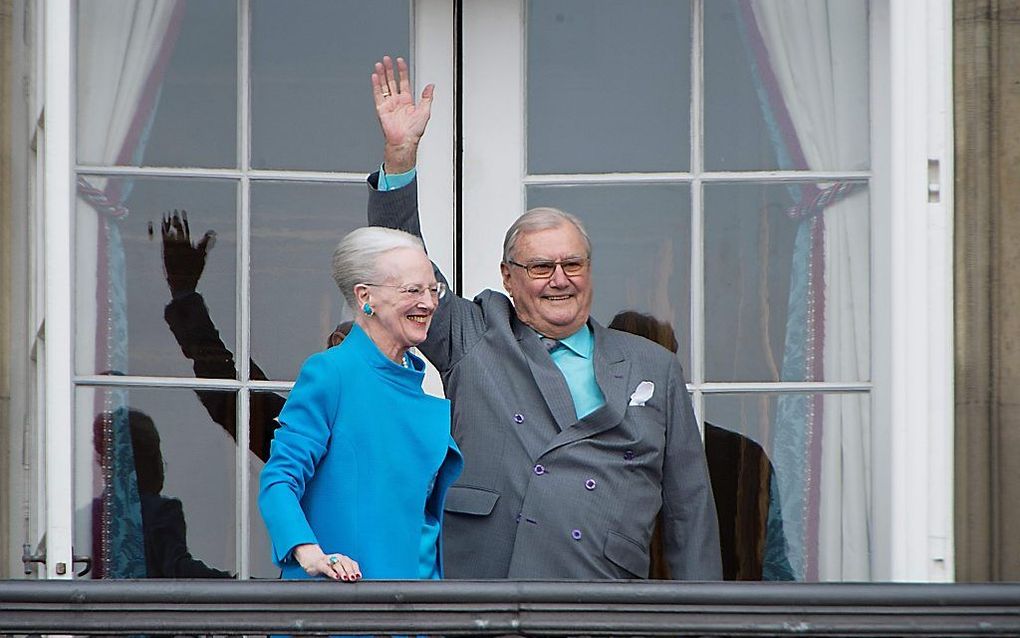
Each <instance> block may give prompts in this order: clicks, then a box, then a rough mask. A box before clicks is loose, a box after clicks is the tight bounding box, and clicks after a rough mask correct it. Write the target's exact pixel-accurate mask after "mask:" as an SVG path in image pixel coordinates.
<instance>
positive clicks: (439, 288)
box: [365, 281, 446, 300]
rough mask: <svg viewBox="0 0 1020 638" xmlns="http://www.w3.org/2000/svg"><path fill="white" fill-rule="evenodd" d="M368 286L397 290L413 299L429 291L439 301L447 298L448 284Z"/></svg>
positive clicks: (438, 282)
mask: <svg viewBox="0 0 1020 638" xmlns="http://www.w3.org/2000/svg"><path fill="white" fill-rule="evenodd" d="M365 285H366V286H379V287H381V288H396V289H397V292H399V293H400V294H402V295H407V296H408V297H411V298H412V299H417V298H418V297H421V296H422V294H424V293H425V291H428V293H429V296H431V297H432V298H433V299H436V300H439V299H442V298H443V297H444V296H446V284H444V283H443V282H441V281H437V282H436V283H434V284H428V285H426V284H400V285H396V284H370V283H365Z"/></svg>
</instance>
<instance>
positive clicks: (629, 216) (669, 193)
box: [527, 184, 691, 369]
mask: <svg viewBox="0 0 1020 638" xmlns="http://www.w3.org/2000/svg"><path fill="white" fill-rule="evenodd" d="M527 195H528V207H529V208H534V207H536V206H553V207H556V208H560V209H562V210H565V211H567V212H569V213H573V214H575V215H577V216H578V217H580V218H581V220H582V221H583V222H584V224H585V227H586V229H587V231H588V235H589V236H590V237H591V242H592V266H591V268H592V281H593V286H594V290H595V294H594V295H593V298H594V301H593V304H592V316H593V317H595V318H596V320H598V321H599V322H601V323H602V324H603V325H608V324H609V323H610V322H611V321H612V319H613V317H614V316H616V314H617V313H619V312H621V311H626V310H632V311H637V312H642V313H647V314H650V315H652V316H653V317H655V318H657V319H658V320H660V321H664V322H666V323H668V324H669V325H670V326H671V327H672V328H673V330H674V332H675V333H676V335H677V337H678V338H679V340H680V350H679V353H680V357H681V359H680V360H681V361H683V362H685V363H684V366H685V369H689V368H688V367H687V364H686V362H687V361H688V360H689V352H690V348H689V343H688V341H689V340H688V338H687V335H689V334H690V261H691V259H690V241H691V240H690V236H691V230H690V229H691V226H690V224H691V222H690V187H688V186H687V185H683V184H639V185H611V186H607V185H599V186H529V187H528V192H527Z"/></svg>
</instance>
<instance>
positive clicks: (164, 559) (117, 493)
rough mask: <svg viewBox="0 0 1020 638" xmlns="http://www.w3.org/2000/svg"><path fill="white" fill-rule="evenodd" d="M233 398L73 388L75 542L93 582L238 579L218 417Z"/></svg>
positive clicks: (227, 446)
mask: <svg viewBox="0 0 1020 638" xmlns="http://www.w3.org/2000/svg"><path fill="white" fill-rule="evenodd" d="M234 400H235V398H234V394H233V393H230V392H216V391H201V392H198V391H191V390H166V389H150V388H132V389H130V390H128V389H121V388H85V387H81V388H78V391H77V395H76V401H77V405H76V414H77V423H78V425H77V428H76V430H75V437H76V440H75V457H76V462H75V482H74V485H75V493H74V498H75V512H76V513H75V532H74V539H75V540H74V545H75V549H76V552H77V550H78V548H81V553H89V554H90V555H91V556H92V557H93V571H92V574H91V575H90V577H91V578H101V577H106V578H230V577H231V575H232V574H234V573H236V571H237V566H236V564H235V563H236V559H235V547H234V544H235V538H236V534H235V531H234V530H235V516H234V512H235V494H234V486H235V476H236V471H235V461H234V459H235V456H236V453H235V444H234V437H233V435H234V431H235V430H234V429H233V421H232V420H231V421H224V420H222V419H220V416H219V415H220V414H222V412H220V411H219V408H220V407H221V406H222V405H223V404H224V403H226V402H228V401H229V402H231V403H232V402H234ZM214 415H215V416H214ZM89 548H91V550H90V549H89Z"/></svg>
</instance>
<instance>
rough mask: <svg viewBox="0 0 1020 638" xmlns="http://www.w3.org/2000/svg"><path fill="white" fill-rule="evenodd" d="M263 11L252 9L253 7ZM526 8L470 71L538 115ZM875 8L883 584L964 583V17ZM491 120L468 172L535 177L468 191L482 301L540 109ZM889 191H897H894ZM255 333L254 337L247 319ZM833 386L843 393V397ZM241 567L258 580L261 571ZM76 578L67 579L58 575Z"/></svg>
mask: <svg viewBox="0 0 1020 638" xmlns="http://www.w3.org/2000/svg"><path fill="white" fill-rule="evenodd" d="M246 4H247V3H246V2H243V0H242V5H244V6H246ZM36 6H37V7H39V8H40V10H41V11H42V12H43V13H44V16H43V20H42V21H41V28H42V35H43V38H42V47H43V52H44V55H43V56H42V57H43V59H44V60H45V62H44V66H43V69H42V71H43V73H42V76H43V82H42V83H41V85H42V86H43V87H44V89H43V99H42V102H43V103H44V104H45V109H46V117H45V129H44V131H45V133H44V135H42V143H41V144H40V147H39V148H40V150H41V157H42V162H43V174H42V175H41V184H42V192H43V193H44V197H43V201H41V202H40V203H41V206H42V213H43V214H42V217H43V221H44V223H43V232H42V236H44V238H45V242H44V248H43V268H44V271H45V276H44V281H43V282H42V284H41V288H42V290H41V291H39V292H41V294H42V296H43V312H44V315H45V328H44V337H45V341H44V342H43V341H42V340H38V341H37V346H42V345H43V344H44V345H45V348H41V347H40V348H39V352H40V363H39V368H40V371H41V375H42V376H41V379H42V380H43V384H42V386H41V387H40V388H39V392H40V395H42V394H43V393H44V397H43V396H40V398H41V410H42V412H43V414H42V415H41V419H40V421H41V423H42V433H43V441H44V442H45V445H43V446H42V449H43V450H44V451H45V452H44V454H42V459H41V460H43V462H44V464H45V468H46V469H45V473H44V474H42V475H41V476H43V477H44V478H43V481H44V485H43V486H42V487H41V491H43V492H44V494H45V504H46V507H45V512H46V514H45V516H46V518H45V528H46V538H47V543H46V544H47V547H46V554H47V556H46V568H45V574H46V576H47V577H48V578H70V577H71V574H72V572H73V565H72V564H71V559H72V556H71V555H72V547H71V543H72V532H71V530H72V515H73V512H72V509H73V507H72V487H73V486H72V480H71V477H72V473H71V471H70V470H69V468H71V467H72V466H73V455H72V454H73V450H72V449H71V445H70V441H71V440H72V438H73V423H74V414H73V410H72V406H73V404H74V402H73V393H74V379H73V377H72V367H71V365H72V362H71V355H70V353H72V352H74V350H73V348H72V341H71V339H72V337H71V335H72V328H73V314H72V308H73V305H72V303H73V299H72V297H73V295H72V293H73V290H72V278H71V265H72V251H71V237H72V236H73V235H72V233H73V220H74V216H73V202H74V199H73V198H74V189H73V182H72V179H73V175H74V162H73V157H74V153H73V140H74V139H75V136H74V118H73V109H72V98H73V95H72V87H73V86H74V82H73V75H72V74H73V65H72V60H73V42H74V23H73V12H72V7H71V4H70V3H38V4H37V5H36ZM523 6H524V5H523V2H522V1H521V0H515V1H508V0H498V1H497V0H487V1H484V2H483V1H482V0H475V1H473V2H470V3H464V7H463V8H464V16H463V19H464V22H463V23H464V33H463V37H464V50H465V51H472V52H475V51H478V53H477V54H476V53H472V55H470V56H465V60H464V69H463V77H464V86H465V87H468V91H467V93H466V95H468V96H470V95H471V92H472V90H474V89H475V88H479V89H481V88H482V87H484V86H485V85H486V84H498V86H494V87H491V90H479V91H478V93H476V94H475V96H478V95H482V96H486V95H494V96H501V97H505V96H507V95H516V96H519V97H520V98H521V99H523V91H520V90H518V91H514V86H513V85H512V84H513V82H517V83H519V84H518V87H517V88H522V87H523V86H524V67H523V62H522V61H523V59H524V58H523V50H524V49H523V38H522V33H523V24H524V23H523V15H524V14H523ZM874 6H875V10H874V12H873V13H874V14H875V16H876V19H877V20H880V22H879V24H880V25H881V26H880V27H879V28H878V29H873V33H879V31H880V32H881V33H882V34H884V36H885V39H884V41H882V39H881V38H876V45H875V47H876V48H875V49H874V51H875V52H876V53H877V54H879V55H882V54H884V55H887V60H888V63H887V64H881V65H873V72H872V78H873V82H874V83H875V85H876V86H880V87H890V90H889V91H888V94H885V95H876V92H875V91H873V92H872V94H873V100H874V101H875V102H874V104H875V106H876V107H882V108H874V109H873V118H878V120H883V119H884V120H885V121H884V123H883V122H882V121H876V123H875V126H883V127H884V128H885V130H888V131H889V136H888V140H887V141H888V143H887V146H886V149H887V151H888V153H887V154H886V156H885V157H884V158H882V157H878V156H876V159H875V161H874V162H873V165H872V170H873V172H874V173H875V174H876V175H877V174H879V173H880V172H882V173H885V174H887V175H888V176H889V179H888V180H887V181H886V180H873V181H872V191H871V196H872V200H873V211H876V212H877V211H881V210H883V209H884V210H886V211H887V212H888V220H889V226H888V232H887V233H882V234H879V233H876V234H875V235H874V236H873V243H872V251H873V259H874V272H877V273H888V277H876V278H874V279H873V284H872V285H873V290H872V295H873V306H872V312H873V325H874V330H873V347H872V351H873V353H874V357H873V375H872V376H873V388H872V402H871V403H872V423H873V424H875V426H876V427H875V432H876V436H875V445H874V453H873V456H872V464H873V465H872V467H873V472H874V474H875V486H876V488H878V489H876V490H875V495H876V504H875V510H876V520H875V533H876V537H875V539H874V540H875V550H876V551H878V552H881V553H882V554H883V558H885V559H887V560H879V561H876V562H877V564H879V565H881V564H885V565H888V571H887V572H886V573H876V574H875V576H876V579H883V580H897V581H901V580H917V581H949V580H952V579H953V576H954V572H953V569H954V555H953V536H952V530H953V500H952V497H953V473H952V470H953V462H952V458H953V456H952V455H953V423H952V418H953V378H952V374H953V335H952V304H953V298H952V185H953V183H952V179H951V176H952V174H953V167H952V152H953V149H952V111H951V105H952V93H951V91H952V81H951V64H950V59H951V50H952V48H951V38H952V21H951V3H950V1H949V0H887V2H882V1H881V0H877V1H876V2H875V4H874ZM415 7H416V12H415V16H416V25H415V29H416V32H417V33H430V34H432V33H435V34H437V35H436V36H435V37H434V38H433V37H429V38H415V52H416V56H417V62H416V71H417V73H416V84H417V85H418V86H419V87H420V86H422V85H423V84H424V83H425V82H435V83H436V84H437V86H438V88H439V90H438V93H437V98H436V103H435V105H434V110H433V118H432V123H431V124H430V135H429V136H428V137H427V140H426V141H425V142H424V143H423V145H422V148H421V153H420V166H419V170H420V172H421V173H422V174H423V175H424V176H425V178H423V180H422V188H421V206H422V223H423V229H424V232H425V234H426V236H427V237H428V238H429V248H430V251H431V254H432V256H433V258H434V259H436V260H437V261H438V262H439V264H440V266H441V267H442V268H444V269H445V271H446V272H453V264H454V261H455V258H456V257H455V255H454V254H453V247H454V242H453V231H452V228H453V219H452V211H451V208H452V207H451V205H450V203H451V202H452V201H454V195H455V193H454V185H453V179H452V175H453V173H454V170H453V169H454V152H453V147H452V144H451V143H450V141H451V140H452V139H453V130H454V125H453V119H454V118H453V87H454V82H453V78H454V72H453V64H452V61H453V58H454V56H453V51H452V47H453V42H454V34H453V32H452V28H453V19H452V13H453V7H452V0H419V1H418V2H416V5H415ZM243 15H246V13H243ZM507 20H509V21H511V22H510V23H511V24H519V25H521V29H518V30H514V29H505V28H500V23H501V22H502V21H507ZM504 24H506V23H505V22H504ZM438 34H444V35H443V36H442V37H440V36H439V35H438ZM480 37H484V39H485V40H486V43H485V45H486V46H481V47H479V46H478V45H479V43H478V42H477V41H475V40H476V39H477V38H480ZM514 52H518V53H519V55H514ZM876 57H878V56H877V55H876V56H873V59H875V58H876ZM491 68H501V69H503V70H504V72H505V74H501V77H499V78H496V77H491V75H489V74H487V73H486V71H487V70H488V69H491ZM508 78H509V79H510V83H509V84H508V82H507V80H508ZM890 78H892V79H894V81H892V82H890V81H889V79H890ZM444 87H449V88H448V89H447V90H444ZM472 99H474V98H472ZM482 112H484V113H485V114H486V116H485V117H486V119H487V121H490V122H491V121H498V122H500V123H501V126H500V127H498V129H497V130H494V131H491V132H490V133H491V134H490V135H487V136H486V138H485V139H484V140H479V139H474V138H472V137H471V135H470V134H468V135H466V136H465V142H464V151H463V152H464V155H463V162H464V166H465V167H466V168H468V167H471V166H472V165H473V164H474V163H475V162H483V165H484V166H486V167H487V170H496V171H505V172H504V173H503V175H510V176H513V175H518V176H520V177H521V179H520V180H517V181H516V183H514V180H502V181H501V182H496V183H495V184H494V185H489V184H487V183H486V182H484V181H481V180H475V179H468V180H467V181H466V184H465V185H464V189H463V194H462V197H463V202H464V210H465V211H468V214H467V215H465V221H468V220H469V219H470V212H471V211H473V210H477V211H484V212H485V215H486V223H485V224H482V225H480V226H478V227H470V226H468V225H467V224H466V225H465V226H466V228H465V234H464V238H465V241H464V252H463V255H462V259H463V263H464V265H465V267H464V268H463V273H464V291H465V292H467V293H473V292H476V291H478V290H481V289H483V288H495V289H499V288H500V286H501V283H500V281H499V279H498V276H497V273H498V269H497V267H496V263H497V261H498V255H499V253H500V250H499V247H500V244H501V241H502V232H503V230H504V229H505V228H506V227H507V226H509V224H510V223H511V222H512V220H513V219H514V218H515V217H516V216H517V214H519V212H520V211H521V210H523V206H524V181H523V176H524V149H523V147H522V145H521V142H520V141H521V140H523V139H524V135H523V132H524V122H523V119H522V115H521V114H523V112H524V109H523V104H515V103H514V102H513V101H512V100H498V99H492V100H490V99H488V98H484V97H483V98H482V100H481V101H480V103H479V102H472V103H471V108H469V109H465V112H464V130H465V131H471V130H472V129H473V127H474V126H477V123H473V122H472V118H473V117H475V114H478V113H482ZM875 147H876V148H881V145H880V144H876V145H875ZM494 161H498V166H497V165H495V164H493V162H494ZM170 172H172V171H170ZM163 173H164V172H159V174H163ZM883 181H885V182H886V186H881V185H880V183H881V182H883ZM935 191H937V192H938V196H937V197H936V196H934V194H933V193H934V192H935ZM882 202H884V205H883V204H882ZM874 221H875V222H876V223H875V224H873V226H877V225H878V224H877V222H878V221H879V220H877V219H876V220H874ZM36 234H38V233H36ZM239 272H243V274H239V277H247V272H246V271H245V270H243V269H239ZM693 274H697V273H693ZM239 294H243V293H242V292H239ZM883 309H884V310H883ZM242 314H244V313H242ZM239 321H241V322H242V323H243V324H246V322H247V317H242V318H239ZM240 327H241V328H244V329H242V330H239V334H240V335H242V336H241V337H240V340H241V341H243V342H245V343H246V339H247V335H246V328H247V326H246V325H242V326H240ZM42 350H44V352H42ZM241 354H243V352H242V353H241ZM239 360H244V359H243V358H239ZM242 367H243V366H242ZM270 385H272V387H268V386H267V387H266V388H264V389H282V388H278V387H277V385H278V384H277V385H274V384H270ZM261 386H262V384H261V383H256V382H253V383H251V384H250V386H249V387H251V388H253V389H255V388H258V389H263V388H262V387H261ZM825 387H826V389H832V386H830V385H826V386H825ZM239 406H242V407H241V408H240V409H241V410H243V411H246V410H247V402H246V401H239ZM699 407H700V406H699ZM883 433H884V434H883ZM239 435H240V432H239ZM240 438H241V437H240V436H239V439H240ZM238 448H239V455H241V454H243V453H244V452H245V451H246V448H247V446H246V445H245V444H243V443H242V441H241V440H239V441H238ZM242 466H243V464H239V465H238V467H242ZM34 487H35V488H36V489H37V490H38V489H40V488H39V486H34ZM238 491H239V494H238V496H239V508H240V509H239V512H238V521H239V525H238V533H239V534H240V535H241V536H243V534H241V530H242V529H243V526H244V525H246V524H247V523H246V521H247V520H248V508H249V507H250V504H248V503H247V488H246V486H243V485H239V486H238ZM238 541H239V542H238V553H239V554H243V552H244V549H243V539H241V538H239V539H238ZM238 558H239V561H238V565H240V566H241V567H242V570H243V568H244V566H245V565H246V564H247V557H246V556H244V555H242V556H239V557H238ZM61 565H62V566H63V567H62V570H63V573H58V572H60V571H61Z"/></svg>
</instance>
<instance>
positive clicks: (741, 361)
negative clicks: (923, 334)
mask: <svg viewBox="0 0 1020 638" xmlns="http://www.w3.org/2000/svg"><path fill="white" fill-rule="evenodd" d="M822 193H825V194H826V195H825V196H830V195H831V197H832V200H831V201H830V202H829V203H828V205H823V204H819V205H818V206H815V207H811V206H810V205H803V203H805V202H807V203H808V204H810V203H811V202H813V201H815V199H816V198H817V197H819V196H820V194H822ZM704 201H705V223H704V229H705V231H704V232H705V367H706V378H707V380H709V381H867V380H868V379H869V378H870V340H871V336H870V316H869V314H870V310H871V307H870V296H871V293H870V234H869V233H870V230H869V220H868V206H869V204H868V193H867V188H866V187H865V185H863V184H861V183H837V184H809V183H803V184H772V185H769V184H711V185H707V186H705V198H704Z"/></svg>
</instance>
